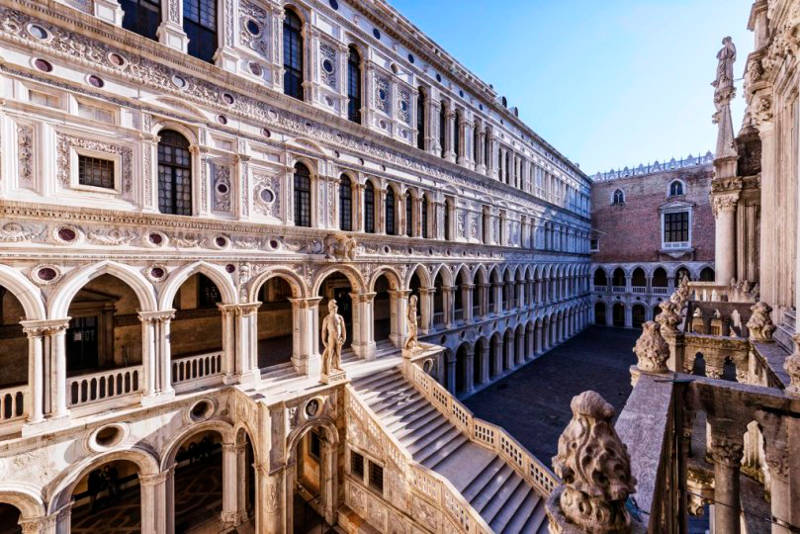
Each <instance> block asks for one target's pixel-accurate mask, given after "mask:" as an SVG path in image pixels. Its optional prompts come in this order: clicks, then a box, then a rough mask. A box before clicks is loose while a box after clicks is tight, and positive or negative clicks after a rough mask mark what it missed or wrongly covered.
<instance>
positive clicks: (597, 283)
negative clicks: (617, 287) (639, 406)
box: [594, 269, 608, 289]
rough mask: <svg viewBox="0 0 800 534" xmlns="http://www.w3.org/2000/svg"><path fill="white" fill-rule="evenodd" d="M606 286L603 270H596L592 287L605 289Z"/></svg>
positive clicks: (606, 281)
mask: <svg viewBox="0 0 800 534" xmlns="http://www.w3.org/2000/svg"><path fill="white" fill-rule="evenodd" d="M607 285H608V278H606V272H605V271H604V270H603V269H596V270H595V271H594V287H595V288H596V289H605V287H606V286H607Z"/></svg>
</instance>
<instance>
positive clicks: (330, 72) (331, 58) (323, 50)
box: [319, 43, 338, 89]
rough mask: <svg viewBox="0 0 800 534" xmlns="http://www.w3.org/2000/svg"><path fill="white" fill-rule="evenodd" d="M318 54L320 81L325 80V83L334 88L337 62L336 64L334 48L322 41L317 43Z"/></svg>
mask: <svg viewBox="0 0 800 534" xmlns="http://www.w3.org/2000/svg"><path fill="white" fill-rule="evenodd" d="M319 54H320V56H321V59H320V61H321V64H320V75H321V76H322V81H323V82H325V85H327V86H328V87H330V88H332V89H336V75H337V70H338V69H337V68H336V66H337V64H336V50H334V48H333V47H332V46H331V45H329V44H327V43H322V44H321V45H319Z"/></svg>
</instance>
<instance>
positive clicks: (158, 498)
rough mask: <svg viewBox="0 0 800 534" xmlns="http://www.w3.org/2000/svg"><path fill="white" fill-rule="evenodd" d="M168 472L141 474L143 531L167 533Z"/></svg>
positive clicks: (140, 494)
mask: <svg viewBox="0 0 800 534" xmlns="http://www.w3.org/2000/svg"><path fill="white" fill-rule="evenodd" d="M166 478H167V473H157V474H154V475H139V499H140V501H141V508H142V512H141V516H142V517H141V525H142V532H152V533H153V534H166V533H167V514H168V512H169V510H168V509H167V498H166Z"/></svg>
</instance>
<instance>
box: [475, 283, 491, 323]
mask: <svg viewBox="0 0 800 534" xmlns="http://www.w3.org/2000/svg"><path fill="white" fill-rule="evenodd" d="M491 287H492V286H491V284H478V291H480V294H481V302H480V307H479V309H478V312H479V313H480V315H481V317H482V318H483V317H486V316H487V315H488V314H489V291H490V290H491Z"/></svg>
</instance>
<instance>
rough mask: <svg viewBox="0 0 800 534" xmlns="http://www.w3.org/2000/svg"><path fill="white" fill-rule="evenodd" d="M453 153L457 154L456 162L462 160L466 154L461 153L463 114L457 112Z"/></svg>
mask: <svg viewBox="0 0 800 534" xmlns="http://www.w3.org/2000/svg"><path fill="white" fill-rule="evenodd" d="M453 152H455V153H456V161H458V160H460V159H461V158H462V157H463V156H464V154H463V153H462V152H461V112H460V111H456V118H455V123H454V124H453Z"/></svg>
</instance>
